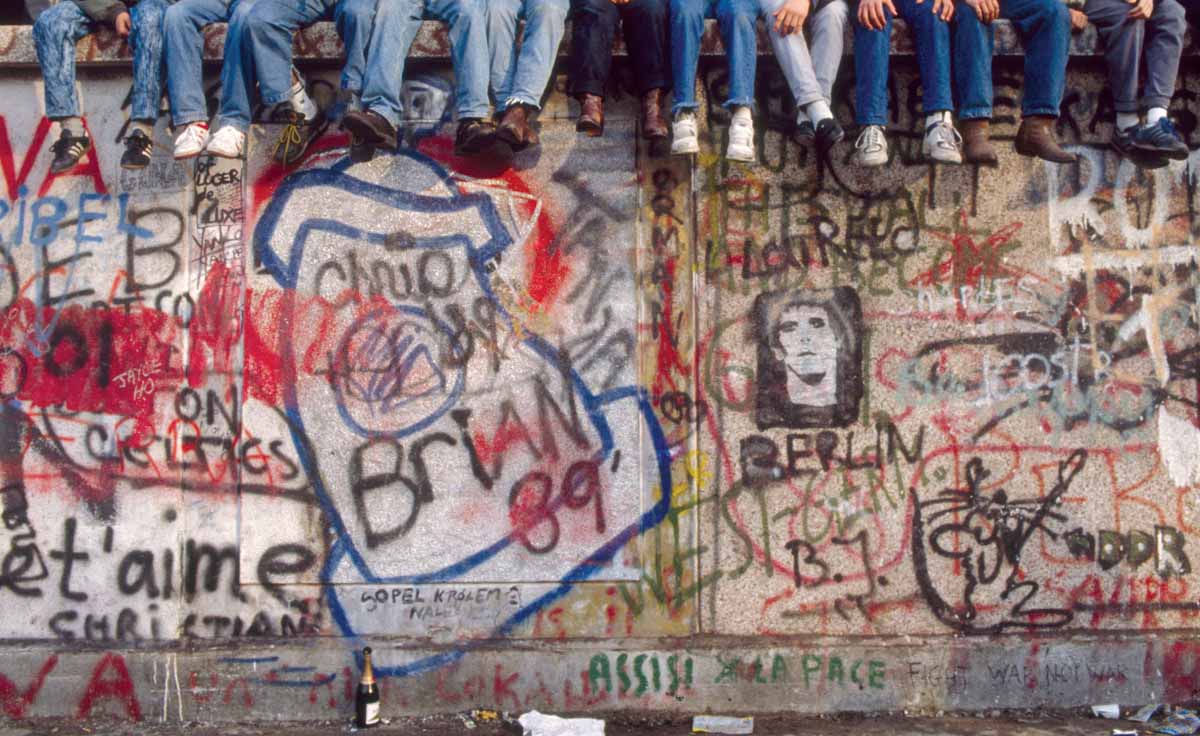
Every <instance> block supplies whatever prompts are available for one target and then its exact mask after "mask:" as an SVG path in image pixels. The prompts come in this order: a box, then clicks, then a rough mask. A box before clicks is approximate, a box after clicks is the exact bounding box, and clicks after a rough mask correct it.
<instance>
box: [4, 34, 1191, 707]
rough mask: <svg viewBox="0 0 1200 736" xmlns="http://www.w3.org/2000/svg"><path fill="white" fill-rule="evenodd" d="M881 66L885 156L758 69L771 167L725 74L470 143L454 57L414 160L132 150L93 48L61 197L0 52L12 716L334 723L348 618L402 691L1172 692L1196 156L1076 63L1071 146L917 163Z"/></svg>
mask: <svg viewBox="0 0 1200 736" xmlns="http://www.w3.org/2000/svg"><path fill="white" fill-rule="evenodd" d="M893 63H894V66H895V67H896V69H897V74H896V75H895V78H894V80H893V82H892V84H891V91H892V99H893V100H894V102H893V110H892V113H891V114H892V123H891V126H890V129H891V133H892V134H893V135H892V138H893V160H892V161H891V162H890V163H889V164H888V165H887V167H885V168H883V169H880V170H874V171H867V170H862V169H858V168H856V167H855V166H854V165H853V164H852V163H851V160H850V157H851V153H852V147H851V146H850V145H848V144H845V145H843V146H841V147H839V148H837V149H835V151H834V154H833V156H832V157H831V158H830V160H828V161H817V160H815V159H814V157H813V155H812V153H811V151H809V150H806V149H804V148H802V147H800V146H798V145H797V144H796V143H794V142H793V141H791V140H790V138H789V136H788V133H789V127H788V125H787V119H788V117H789V112H788V106H787V105H786V104H785V103H784V102H783V101H784V100H786V99H787V92H786V87H785V85H784V84H783V80H782V77H781V76H780V75H779V73H778V70H777V69H776V68H775V64H774V60H773V59H772V58H770V57H764V58H763V59H761V60H760V71H759V85H758V98H759V107H760V112H759V118H758V122H759V136H758V148H759V163H758V164H757V165H755V166H741V165H734V164H729V163H727V162H725V161H724V159H723V158H721V157H720V156H719V155H718V154H719V152H720V151H721V150H723V148H724V142H725V134H726V125H727V122H728V120H727V116H726V115H725V113H723V111H721V110H720V108H718V107H715V106H713V105H711V104H708V103H707V102H706V103H705V105H704V107H703V116H702V140H703V145H702V153H701V154H700V155H699V156H698V157H696V159H695V160H694V161H689V160H687V159H679V158H675V159H672V158H663V157H653V156H651V155H650V152H649V151H648V150H647V149H646V147H645V145H644V144H641V143H639V142H638V140H637V137H636V131H635V117H636V115H635V113H636V110H635V106H634V103H633V100H632V99H631V98H630V97H629V95H628V94H625V93H622V92H621V90H619V89H615V90H614V93H613V94H614V96H613V99H612V101H611V103H610V107H611V109H610V116H609V121H608V125H607V127H606V130H605V135H604V137H602V138H595V139H593V138H584V137H578V136H577V135H576V133H575V131H574V123H573V120H572V119H571V116H572V115H573V114H574V103H573V102H570V101H569V100H568V98H567V97H566V95H565V94H564V93H563V91H562V90H563V89H564V88H565V80H562V79H559V80H558V81H557V82H556V87H555V90H554V91H553V92H552V94H551V96H550V98H549V99H548V102H547V107H546V110H545V112H544V113H543V115H542V130H541V135H542V146H541V148H540V149H539V150H536V151H530V152H526V153H522V154H519V155H518V156H517V158H516V160H515V162H514V165H513V166H512V167H511V168H486V167H483V166H481V165H479V164H477V163H473V162H470V161H467V160H463V159H458V158H456V157H454V155H453V152H452V149H453V142H452V140H453V138H452V136H453V123H452V122H451V121H450V118H449V112H448V107H447V103H448V101H449V93H450V89H451V87H450V84H449V82H450V70H449V67H448V64H446V63H445V62H443V61H434V62H427V63H424V64H421V65H420V66H419V67H417V68H416V70H415V72H414V73H413V74H410V79H409V80H408V82H407V83H406V89H405V96H406V101H407V105H406V107H407V109H408V111H409V115H410V117H411V118H412V119H411V120H410V121H409V126H408V140H407V143H406V145H405V146H404V148H403V149H402V150H401V151H400V152H399V153H397V154H395V155H380V156H377V157H376V158H375V159H374V160H372V161H370V162H367V163H355V162H352V161H350V160H349V159H348V157H347V155H346V154H347V148H346V147H347V145H348V139H347V138H346V136H345V135H344V134H342V133H340V132H338V131H336V130H331V131H330V132H329V133H327V134H326V136H325V137H323V138H322V139H321V140H319V141H318V142H317V144H316V145H315V147H314V150H313V152H312V153H310V154H309V155H308V156H307V158H306V159H305V160H304V161H303V162H301V163H300V164H299V165H298V166H296V167H293V168H292V169H284V168H282V167H281V166H279V165H278V164H275V163H274V162H273V161H272V153H273V150H272V149H273V146H274V140H275V138H276V137H277V135H278V133H279V129H278V128H277V127H274V126H255V127H254V128H252V130H251V134H250V141H249V143H250V146H249V156H248V160H247V161H246V162H244V164H243V163H242V162H233V161H228V160H221V159H209V158H200V159H197V160H195V161H192V162H188V163H177V162H175V161H174V160H173V159H172V158H171V155H170V146H169V141H170V137H169V134H168V132H167V131H166V123H167V119H166V117H165V115H164V117H162V118H161V119H160V120H159V125H158V128H157V130H156V142H157V144H158V145H157V147H156V150H155V154H154V160H153V163H152V164H151V166H150V167H149V168H147V169H146V170H144V171H142V172H127V171H122V170H121V169H120V168H119V167H118V166H117V161H118V158H119V152H120V144H119V141H120V138H121V137H122V134H123V125H124V119H125V111H124V107H125V106H126V105H127V102H128V92H129V86H130V80H129V78H128V75H127V73H126V72H124V71H123V70H121V69H115V68H100V67H97V66H86V65H85V66H83V67H82V68H81V75H80V79H81V84H80V89H81V93H82V99H83V101H84V105H85V109H86V110H87V111H88V115H87V118H86V120H87V124H88V127H89V129H90V131H91V132H92V134H93V136H94V140H95V141H96V142H97V146H96V148H95V149H94V150H93V152H92V153H91V154H89V155H88V156H86V157H85V159H84V161H83V163H82V165H81V166H80V167H79V168H77V169H76V170H74V171H72V172H69V173H68V174H67V175H63V176H58V177H55V176H52V175H50V174H49V172H48V165H49V158H50V157H49V154H48V152H47V145H48V143H49V139H48V136H49V135H51V134H52V133H53V131H52V128H51V125H50V124H49V122H48V121H47V120H46V119H45V118H44V117H43V115H42V112H41V111H42V102H41V83H40V79H39V76H38V75H37V73H36V71H35V70H32V69H29V68H18V67H16V66H9V67H5V68H3V70H2V71H0V89H2V96H0V99H3V100H4V101H5V104H4V105H3V109H2V110H0V172H2V173H3V177H4V181H3V187H4V196H3V198H2V199H0V240H2V242H3V249H2V250H0V258H2V259H3V260H2V261H0V266H2V267H0V397H2V398H3V405H2V407H0V414H2V415H3V416H2V417H0V484H2V486H3V520H4V529H3V532H2V533H3V535H4V538H3V539H2V540H0V611H3V614H4V615H3V616H2V617H0V652H2V654H0V662H3V664H0V707H2V708H3V712H4V713H5V714H6V716H7V717H9V718H12V719H20V718H24V717H30V716H42V715H70V716H74V717H80V718H83V717H88V716H92V715H99V714H108V715H115V716H117V717H121V718H130V719H147V720H148V719H155V720H158V719H167V720H232V719H253V718H280V719H294V718H334V717H341V716H348V715H349V713H350V712H351V709H352V703H353V686H354V684H355V682H356V678H357V672H358V665H359V662H358V661H357V660H356V659H355V652H356V651H357V649H358V648H360V647H361V646H363V645H370V646H372V647H373V648H374V651H375V653H376V659H377V662H376V666H377V672H379V673H380V674H381V675H382V696H383V710H384V714H385V715H400V714H404V713H433V712H447V711H458V710H464V709H467V708H470V707H480V706H494V707H499V708H502V709H506V710H510V711H520V710H525V709H529V708H537V709H539V710H543V711H572V712H577V711H589V710H591V711H605V710H613V709H638V710H646V711H652V710H674V711H682V712H702V711H705V710H709V711H728V710H730V709H733V710H737V711H739V712H741V711H748V712H771V711H778V710H781V709H788V710H796V711H806V712H834V711H846V710H854V711H872V710H893V709H896V710H898V709H910V710H911V709H918V710H919V709H930V710H937V709H981V708H1003V707H1026V706H1038V705H1045V706H1055V707H1062V706H1072V705H1081V704H1087V703H1091V702H1100V701H1105V702H1109V701H1120V702H1127V703H1137V702H1145V701H1149V700H1172V701H1179V700H1184V699H1188V698H1191V697H1193V696H1194V693H1195V691H1196V688H1197V687H1198V686H1197V684H1196V683H1197V679H1198V677H1200V640H1197V639H1196V637H1195V628H1196V626H1197V620H1198V617H1200V593H1198V586H1200V579H1198V577H1197V575H1198V573H1197V570H1196V569H1195V567H1194V566H1195V565H1196V564H1198V563H1200V557H1198V556H1197V555H1198V554H1200V551H1198V550H1200V546H1198V544H1200V543H1198V540H1200V519H1198V516H1197V497H1196V490H1197V484H1198V483H1200V451H1198V450H1200V434H1198V432H1200V430H1198V429H1197V426H1198V424H1197V423H1198V416H1197V401H1198V400H1200V386H1198V385H1197V380H1198V368H1197V366H1198V363H1197V348H1198V341H1197V320H1198V318H1200V315H1198V313H1197V301H1198V299H1197V296H1198V294H1200V291H1198V289H1200V286H1198V282H1197V275H1196V264H1195V258H1196V252H1197V251H1196V245H1195V238H1196V232H1197V230H1198V229H1200V221H1198V219H1197V217H1198V216H1197V214H1196V201H1195V198H1196V194H1195V191H1196V170H1197V169H1196V167H1197V166H1198V165H1200V158H1198V157H1197V155H1195V154H1194V155H1193V157H1192V159H1191V160H1189V161H1186V162H1179V163H1176V164H1172V165H1171V166H1169V167H1167V168H1163V169H1160V170H1157V171H1139V170H1137V169H1135V168H1133V167H1132V166H1131V165H1130V164H1129V163H1124V162H1121V161H1119V160H1118V159H1117V158H1116V157H1115V156H1114V154H1112V153H1111V152H1110V151H1109V150H1108V148H1107V141H1108V137H1109V135H1110V133H1111V123H1110V122H1109V121H1110V119H1111V118H1112V107H1111V99H1110V98H1109V97H1108V95H1107V93H1106V91H1105V83H1104V77H1103V72H1102V69H1101V68H1100V67H1099V66H1098V65H1096V64H1094V63H1093V62H1090V61H1087V60H1084V59H1078V60H1076V61H1075V62H1073V64H1072V69H1071V75H1070V82H1069V84H1068V98H1067V101H1066V103H1065V105H1064V116H1063V120H1062V123H1061V125H1060V128H1059V133H1060V136H1061V137H1062V138H1063V140H1065V141H1066V142H1067V143H1069V144H1070V145H1071V146H1072V147H1073V148H1074V150H1077V151H1078V152H1079V153H1080V154H1081V161H1080V163H1079V164H1077V165H1071V166H1054V165H1049V164H1044V163H1041V162H1036V161H1033V160H1030V159H1026V158H1022V157H1019V156H1017V155H1015V154H1014V153H1012V152H1011V150H1010V148H1009V147H1008V145H1007V143H1005V142H1001V148H1002V152H1003V155H1002V156H1001V161H1000V165H999V166H998V167H996V168H975V167H953V168H952V167H937V168H934V167H930V166H928V165H926V164H923V163H921V162H920V161H919V160H918V159H919V147H920V138H919V136H918V134H917V133H916V132H915V131H917V130H918V129H919V127H920V123H919V120H918V119H917V117H916V114H917V107H918V104H917V100H918V99H919V89H918V85H917V82H916V76H915V71H914V68H913V66H912V64H911V60H909V59H906V58H900V57H898V58H897V59H895V60H894V62H893ZM410 66H411V65H410ZM846 66H847V67H848V68H847V69H845V71H844V72H843V75H842V78H841V80H840V81H839V90H840V91H839V93H838V94H837V95H835V96H836V97H837V98H838V100H839V104H838V105H837V106H836V111H837V113H838V115H839V117H840V118H841V119H842V120H843V121H844V122H849V121H850V120H851V119H852V111H851V109H850V108H849V107H848V106H847V105H846V104H845V103H844V101H845V100H848V99H850V97H851V94H850V92H851V91H852V89H853V87H852V85H853V69H852V64H850V63H849V62H848V63H847V64H846ZM1183 69H1184V71H1183V73H1182V74H1181V80H1182V81H1181V85H1180V89H1179V91H1178V94H1177V96H1176V98H1175V101H1174V103H1173V107H1172V114H1173V116H1174V117H1175V118H1176V119H1177V120H1178V121H1179V122H1180V124H1181V128H1182V129H1183V130H1184V131H1185V133H1186V134H1187V135H1188V136H1191V137H1192V138H1191V139H1190V140H1191V141H1192V142H1195V135H1196V133H1197V131H1196V120H1197V118H1196V114H1195V111H1196V110H1197V102H1196V93H1197V91H1198V87H1200V76H1198V75H1197V74H1196V73H1195V71H1194V70H1193V69H1191V68H1190V67H1189V65H1188V64H1185V65H1184V66H1183ZM305 71H306V72H307V73H308V75H309V82H310V87H311V88H312V90H313V93H314V96H316V97H317V98H318V99H320V100H322V101H323V103H328V102H330V101H331V98H332V96H333V87H332V86H331V81H333V80H335V79H336V76H335V72H334V71H333V70H332V66H331V65H330V64H327V63H326V64H318V65H315V66H308V67H305ZM701 79H702V84H703V87H704V96H703V99H705V100H712V99H720V98H721V96H722V94H723V90H724V86H725V81H724V80H725V74H724V71H723V64H722V60H720V59H706V61H705V65H704V68H703V70H702V74H701ZM1019 82H1020V74H1019V65H1014V64H1013V62H1012V61H1011V60H1004V61H998V62H997V111H996V125H995V129H996V131H997V135H998V137H1000V138H1002V139H1005V138H1007V139H1011V136H1012V135H1013V134H1014V133H1015V130H1016V123H1017V121H1018V120H1017V119H1018V117H1019V108H1018V106H1017V105H1018V102H1019V99H1020V89H1019ZM208 84H209V89H208V90H207V92H208V94H209V97H210V98H212V97H214V95H215V93H216V84H217V82H216V79H215V78H212V79H210V80H209V82H208Z"/></svg>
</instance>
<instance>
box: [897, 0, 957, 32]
mask: <svg viewBox="0 0 1200 736" xmlns="http://www.w3.org/2000/svg"><path fill="white" fill-rule="evenodd" d="M960 11H962V12H964V13H974V11H973V10H971V9H970V8H969V7H968V8H960ZM905 20H906V21H908V22H909V23H910V24H912V25H913V26H914V27H915V28H916V29H917V30H919V31H923V32H927V31H930V30H933V29H936V28H937V26H938V24H941V25H947V23H946V21H944V20H942V19H941V18H940V17H939V16H938V14H937V13H936V12H935V11H934V3H932V2H928V0H927V1H926V2H923V3H921V4H920V5H916V6H914V7H913V10H912V12H911V13H909V14H908V15H907V16H906V17H905Z"/></svg>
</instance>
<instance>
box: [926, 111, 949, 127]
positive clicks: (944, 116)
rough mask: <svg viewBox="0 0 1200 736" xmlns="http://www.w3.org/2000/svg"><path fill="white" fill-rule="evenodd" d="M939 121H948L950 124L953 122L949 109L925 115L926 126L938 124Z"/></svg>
mask: <svg viewBox="0 0 1200 736" xmlns="http://www.w3.org/2000/svg"><path fill="white" fill-rule="evenodd" d="M938 123H946V124H948V125H949V124H951V119H950V111H949V110H938V111H937V112H931V113H929V114H928V115H926V116H925V127H926V128H928V127H929V126H931V125H937V124H938Z"/></svg>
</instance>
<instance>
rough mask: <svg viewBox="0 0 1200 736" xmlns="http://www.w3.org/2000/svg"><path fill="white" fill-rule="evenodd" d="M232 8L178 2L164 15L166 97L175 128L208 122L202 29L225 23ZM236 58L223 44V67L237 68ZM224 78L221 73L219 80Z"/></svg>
mask: <svg viewBox="0 0 1200 736" xmlns="http://www.w3.org/2000/svg"><path fill="white" fill-rule="evenodd" d="M232 4H233V0H179V2H177V3H175V4H174V5H172V6H171V7H169V8H167V12H166V13H164V14H163V38H164V42H165V44H164V45H165V46H166V67H167V96H168V97H169V98H170V100H171V121H172V122H173V123H174V124H175V127H180V126H183V125H187V124H188V123H195V122H199V121H201V120H208V105H207V103H206V102H205V99H204V73H203V68H202V66H201V60H200V57H201V54H202V53H203V48H204V26H206V25H208V24H209V23H216V22H218V21H223V20H227V19H228V18H229V15H230V9H231V6H232ZM236 56H237V54H234V53H230V51H229V45H228V41H226V47H225V66H226V67H238V66H240V64H239V63H238V62H237V61H236V60H235V59H236ZM224 74H225V70H224V69H222V78H223V77H224Z"/></svg>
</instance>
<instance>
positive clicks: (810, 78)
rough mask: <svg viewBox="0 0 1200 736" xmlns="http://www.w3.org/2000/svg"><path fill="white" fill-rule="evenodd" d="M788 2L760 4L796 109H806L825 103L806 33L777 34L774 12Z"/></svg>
mask: <svg viewBox="0 0 1200 736" xmlns="http://www.w3.org/2000/svg"><path fill="white" fill-rule="evenodd" d="M785 1H786V0H760V3H759V6H760V7H761V8H762V14H763V24H764V25H766V27H767V35H768V36H769V37H770V39H771V47H772V48H773V49H774V50H775V59H776V61H778V62H779V68H780V69H781V70H782V71H783V77H784V79H786V80H787V83H788V87H790V88H791V90H792V97H793V98H795V100H796V106H797V107H799V108H801V109H803V108H804V106H805V105H809V104H812V103H813V102H817V101H818V100H823V99H825V93H824V92H823V91H822V90H821V84H820V83H819V82H818V81H817V73H816V70H814V69H813V62H812V57H811V56H809V53H808V41H807V40H805V38H804V32H803V30H801V31H800V32H798V33H789V34H787V35H786V36H785V35H783V34H780V33H779V32H778V31H776V30H775V11H777V10H779V8H780V7H782V6H783V4H784V2H785Z"/></svg>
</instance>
